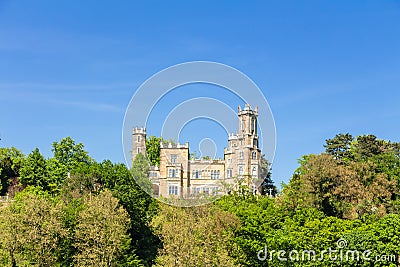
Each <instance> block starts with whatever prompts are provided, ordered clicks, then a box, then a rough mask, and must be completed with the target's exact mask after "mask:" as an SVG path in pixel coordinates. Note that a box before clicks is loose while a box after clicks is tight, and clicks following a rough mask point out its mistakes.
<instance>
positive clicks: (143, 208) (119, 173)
mask: <svg viewBox="0 0 400 267" xmlns="http://www.w3.org/2000/svg"><path fill="white" fill-rule="evenodd" d="M148 168H149V162H148V161H147V159H146V158H145V157H144V156H143V155H142V154H138V155H137V157H136V159H135V160H134V162H133V168H132V170H131V171H129V170H128V169H127V168H126V166H125V165H124V164H112V163H111V162H110V161H103V162H102V163H101V171H100V172H101V177H102V184H103V185H104V187H106V188H108V189H110V190H111V192H112V193H113V195H114V196H115V197H116V198H118V200H119V201H120V203H121V204H122V206H123V207H124V208H125V209H126V211H127V212H128V214H129V218H130V228H129V234H130V237H131V239H132V242H131V253H135V254H137V255H138V256H139V258H140V259H141V260H142V261H143V263H144V264H145V265H146V266H151V265H152V263H153V261H154V259H155V257H156V254H157V249H158V247H159V245H160V240H159V239H158V237H157V236H155V235H154V233H153V231H152V229H151V228H150V226H149V225H150V222H151V220H152V218H153V216H155V214H156V213H157V211H158V204H157V201H156V200H155V199H154V198H152V197H151V196H150V195H149V194H148V193H146V192H145V191H144V190H143V188H141V187H140V186H139V185H138V184H137V181H139V182H140V181H143V182H144V181H146V180H147V183H149V179H148V176H147V172H148ZM146 186H148V184H145V188H146ZM150 186H151V183H150Z"/></svg>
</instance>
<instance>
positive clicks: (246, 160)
mask: <svg viewBox="0 0 400 267" xmlns="http://www.w3.org/2000/svg"><path fill="white" fill-rule="evenodd" d="M257 117H258V108H257V107H256V108H255V109H254V110H252V109H251V107H250V105H249V104H246V105H245V107H244V108H243V109H242V108H241V107H240V106H239V107H238V132H237V133H236V134H230V135H229V137H228V146H227V147H226V148H225V149H224V159H210V160H207V159H204V158H202V159H194V158H190V152H189V143H188V142H186V143H185V144H180V143H177V144H172V143H169V144H163V143H161V144H160V166H159V167H158V166H152V167H151V169H150V172H149V179H150V180H151V181H152V183H153V189H154V194H155V195H156V196H163V197H168V196H171V195H172V196H177V197H188V196H198V195H201V194H204V195H215V194H223V193H226V192H224V191H226V188H227V186H226V185H233V184H234V183H235V182H237V181H238V179H242V180H243V179H246V183H247V185H248V186H249V187H251V188H252V190H253V192H255V193H257V192H258V190H259V188H258V186H257V185H256V184H254V183H253V182H252V181H254V180H258V179H259V178H260V177H259V176H260V160H261V150H260V148H259V141H258V134H257ZM132 136H133V146H132V158H133V159H134V158H135V157H136V155H137V154H138V153H142V154H143V155H145V154H146V129H145V128H134V129H133V135H132ZM228 188H229V187H228Z"/></svg>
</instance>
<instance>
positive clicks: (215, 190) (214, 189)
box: [212, 186, 219, 196]
mask: <svg viewBox="0 0 400 267" xmlns="http://www.w3.org/2000/svg"><path fill="white" fill-rule="evenodd" d="M218 190H219V188H218V186H216V187H214V188H213V190H212V192H213V195H214V196H216V195H217V194H218Z"/></svg>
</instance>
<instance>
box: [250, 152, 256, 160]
mask: <svg viewBox="0 0 400 267" xmlns="http://www.w3.org/2000/svg"><path fill="white" fill-rule="evenodd" d="M251 158H252V159H257V153H256V152H255V151H253V153H251Z"/></svg>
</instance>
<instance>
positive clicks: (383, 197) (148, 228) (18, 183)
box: [0, 134, 400, 266]
mask: <svg viewBox="0 0 400 267" xmlns="http://www.w3.org/2000/svg"><path fill="white" fill-rule="evenodd" d="M160 141H162V140H161V139H157V138H151V139H150V140H149V142H148V143H147V146H148V147H147V151H148V153H149V155H147V156H148V157H147V158H146V157H144V156H143V155H141V154H139V155H138V156H137V157H136V159H135V160H134V162H133V164H132V169H131V170H128V169H127V168H126V167H125V165H124V164H115V163H112V162H111V161H109V160H105V161H103V162H96V161H95V160H93V159H92V158H90V156H89V154H88V153H87V152H86V151H85V150H84V146H83V144H81V143H75V141H74V140H73V139H71V138H69V137H67V138H64V139H62V140H60V141H59V142H54V143H53V145H52V147H53V153H54V155H53V157H51V158H47V159H46V158H45V157H43V155H41V153H40V151H39V150H38V149H34V150H33V151H32V152H31V153H30V154H28V155H27V156H24V155H23V154H22V153H21V152H20V151H19V150H17V149H15V148H1V149H0V171H1V176H0V178H1V193H2V195H3V196H6V195H8V196H9V200H8V201H3V202H2V203H1V204H0V265H1V266H153V265H154V266H398V265H399V255H400V248H399V246H398V245H399V243H400V215H399V209H400V206H399V205H400V196H399V194H400V193H399V190H400V145H399V143H392V142H389V141H384V140H379V139H378V138H376V137H375V136H373V135H364V136H358V137H356V138H354V137H353V136H351V135H350V134H339V135H337V136H335V137H334V138H332V139H328V140H326V144H325V149H326V150H325V152H324V153H321V154H319V155H305V156H303V157H302V158H301V159H300V160H299V167H298V168H297V169H296V170H295V172H294V174H293V177H292V178H291V179H290V181H289V183H288V184H287V185H284V186H283V189H282V192H281V193H279V194H277V190H276V187H275V186H274V185H273V182H272V180H271V173H270V165H269V164H268V162H266V161H263V166H262V169H263V175H264V176H265V177H264V176H263V178H264V184H263V188H264V189H263V190H264V194H266V196H255V195H253V194H251V193H250V191H249V190H248V189H245V188H241V190H240V191H236V192H232V193H231V194H230V195H227V196H224V197H222V198H220V199H219V200H217V201H215V202H214V203H213V204H209V205H203V206H198V207H191V208H178V207H172V206H168V205H165V204H160V203H158V202H157V201H156V200H154V199H153V198H151V197H150V196H149V195H148V193H151V190H152V186H151V184H150V183H149V180H148V179H147V174H148V171H149V165H151V164H152V165H154V164H157V161H159V155H158V158H157V149H158V151H159V144H160ZM158 153H159V152H158ZM143 188H144V189H145V190H143ZM269 188H271V190H269ZM16 192H18V193H16ZM269 192H271V193H272V194H273V195H276V196H275V197H274V198H271V197H269V196H268V195H269ZM313 253H314V254H313ZM332 253H333V254H332ZM365 255H367V256H365Z"/></svg>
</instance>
